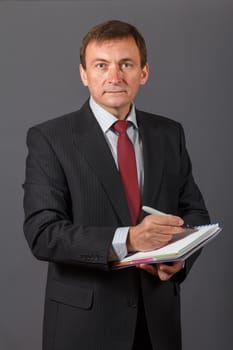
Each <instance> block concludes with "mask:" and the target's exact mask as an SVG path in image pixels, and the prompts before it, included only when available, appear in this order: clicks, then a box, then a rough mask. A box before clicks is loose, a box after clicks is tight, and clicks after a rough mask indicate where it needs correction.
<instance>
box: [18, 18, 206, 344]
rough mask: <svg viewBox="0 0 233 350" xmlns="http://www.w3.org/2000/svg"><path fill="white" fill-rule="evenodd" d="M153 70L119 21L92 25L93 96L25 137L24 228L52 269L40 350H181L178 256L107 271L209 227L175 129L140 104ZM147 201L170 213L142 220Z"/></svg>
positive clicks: (88, 73)
mask: <svg viewBox="0 0 233 350" xmlns="http://www.w3.org/2000/svg"><path fill="white" fill-rule="evenodd" d="M148 75H149V67H148V63H147V51H146V45H145V41H144V39H143V37H142V36H141V34H140V33H139V32H138V30H137V29H136V28H135V27H134V26H132V25H130V24H128V23H125V22H121V21H115V20H114V21H108V22H104V23H101V24H98V25H97V26H95V27H94V28H92V29H91V30H90V31H89V32H88V33H87V34H86V35H85V37H84V39H83V42H82V45H81V49H80V76H81V79H82V82H83V84H84V85H85V86H86V87H87V88H88V90H89V93H90V98H89V99H88V101H86V102H85V104H84V105H83V106H82V107H81V109H80V110H78V111H75V112H73V113H70V114H67V115H65V116H62V117H59V118H56V119H53V120H49V121H47V122H44V123H42V124H39V125H37V126H34V127H32V128H31V129H30V130H29V132H28V136H27V145H28V157H27V161H26V179H25V183H24V190H25V196H24V207H25V222H24V232H25V236H26V239H27V241H28V244H29V246H30V248H31V250H32V252H33V254H34V255H35V257H36V258H38V259H40V260H44V261H48V262H49V267H48V279H47V286H46V295H45V310H44V326H43V350H77V349H80V350H98V349H99V350H109V349H111V350H119V349H121V350H137V349H140V350H141V349H145V350H152V349H154V350H171V349H173V350H180V349H181V324H180V284H181V282H182V281H183V280H184V279H185V278H186V276H187V274H188V273H189V271H190V269H191V267H192V265H193V263H194V261H195V260H196V258H197V256H198V253H196V254H194V255H193V256H192V257H191V258H189V259H187V260H186V261H177V262H174V263H172V264H171V265H169V264H154V265H143V264H142V265H139V266H137V267H130V268H126V269H121V270H113V269H112V261H114V260H116V259H120V258H123V257H124V256H126V255H127V254H128V253H130V252H135V251H147V250H152V249H156V248H160V247H162V246H164V245H166V244H167V243H168V242H170V241H171V239H172V238H173V237H174V236H175V235H177V234H179V233H181V232H183V230H184V229H183V228H182V225H183V223H184V222H188V223H190V224H194V225H197V224H198V225H200V224H206V223H209V217H208V212H207V210H206V208H205V204H204V201H203V198H202V195H201V193H200V191H199V189H198V187H197V185H196V183H195V181H194V179H193V176H192V169H191V162H190V159H189V156H188V153H187V150H186V147H185V138H184V133H183V129H182V127H181V125H180V124H179V123H177V122H175V121H173V120H171V119H168V118H165V117H161V116H158V115H153V114H149V113H146V112H142V111H139V110H137V109H136V107H135V105H134V99H135V96H136V95H137V92H138V89H139V88H140V87H141V86H142V85H144V84H145V83H146V82H147V79H148ZM142 205H148V206H151V207H153V208H156V209H158V210H160V211H163V212H165V213H167V214H169V215H167V216H162V215H147V214H146V213H144V212H143V211H142V210H141V208H142Z"/></svg>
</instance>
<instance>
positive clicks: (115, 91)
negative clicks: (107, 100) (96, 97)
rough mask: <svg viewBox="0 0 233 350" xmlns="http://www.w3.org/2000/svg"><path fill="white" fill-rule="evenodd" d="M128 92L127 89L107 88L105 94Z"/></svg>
mask: <svg viewBox="0 0 233 350" xmlns="http://www.w3.org/2000/svg"><path fill="white" fill-rule="evenodd" d="M124 93H125V94H126V90H105V91H104V94H116V95H117V94H124Z"/></svg>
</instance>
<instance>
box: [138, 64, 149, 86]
mask: <svg viewBox="0 0 233 350" xmlns="http://www.w3.org/2000/svg"><path fill="white" fill-rule="evenodd" d="M148 77H149V64H148V63H146V64H145V66H144V67H143V68H142V71H141V82H140V84H141V85H144V84H146V82H147V80H148Z"/></svg>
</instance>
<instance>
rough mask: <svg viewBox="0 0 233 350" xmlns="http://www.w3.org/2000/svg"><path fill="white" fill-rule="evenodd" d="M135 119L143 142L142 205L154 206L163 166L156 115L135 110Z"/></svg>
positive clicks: (161, 141)
mask: <svg viewBox="0 0 233 350" xmlns="http://www.w3.org/2000/svg"><path fill="white" fill-rule="evenodd" d="M137 121H138V126H139V132H140V137H141V139H142V144H143V161H144V188H143V196H142V205H149V206H154V205H155V204H154V203H155V202H156V199H157V198H158V195H159V190H160V187H161V181H162V175H163V168H164V145H163V139H162V134H161V127H160V124H159V123H158V122H157V120H156V116H149V117H148V115H147V114H144V113H143V112H139V111H137Z"/></svg>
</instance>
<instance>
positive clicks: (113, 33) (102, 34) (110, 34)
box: [80, 20, 147, 69]
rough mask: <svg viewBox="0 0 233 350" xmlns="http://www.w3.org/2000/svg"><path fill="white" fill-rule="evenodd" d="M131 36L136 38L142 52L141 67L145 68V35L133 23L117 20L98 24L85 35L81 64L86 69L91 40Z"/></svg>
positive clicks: (81, 50) (107, 39)
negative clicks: (88, 47)
mask: <svg viewBox="0 0 233 350" xmlns="http://www.w3.org/2000/svg"><path fill="white" fill-rule="evenodd" d="M129 37H131V38H133V39H134V40H135V43H136V45H137V47H138V49H139V53H140V61H141V68H143V67H144V66H145V65H146V63H147V49H146V43H145V40H144V38H143V36H142V35H141V34H140V33H139V31H138V30H137V28H136V27H134V26H133V25H131V24H129V23H126V22H122V21H117V20H111V21H107V22H103V23H100V24H97V25H96V26H94V27H93V28H92V29H91V30H90V31H89V32H88V33H87V34H86V35H85V36H84V38H83V41H82V45H81V48H80V63H81V65H82V66H83V68H84V69H86V48H87V46H88V44H90V42H91V41H95V42H97V43H99V44H100V43H103V42H104V41H110V40H115V39H125V38H129Z"/></svg>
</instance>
